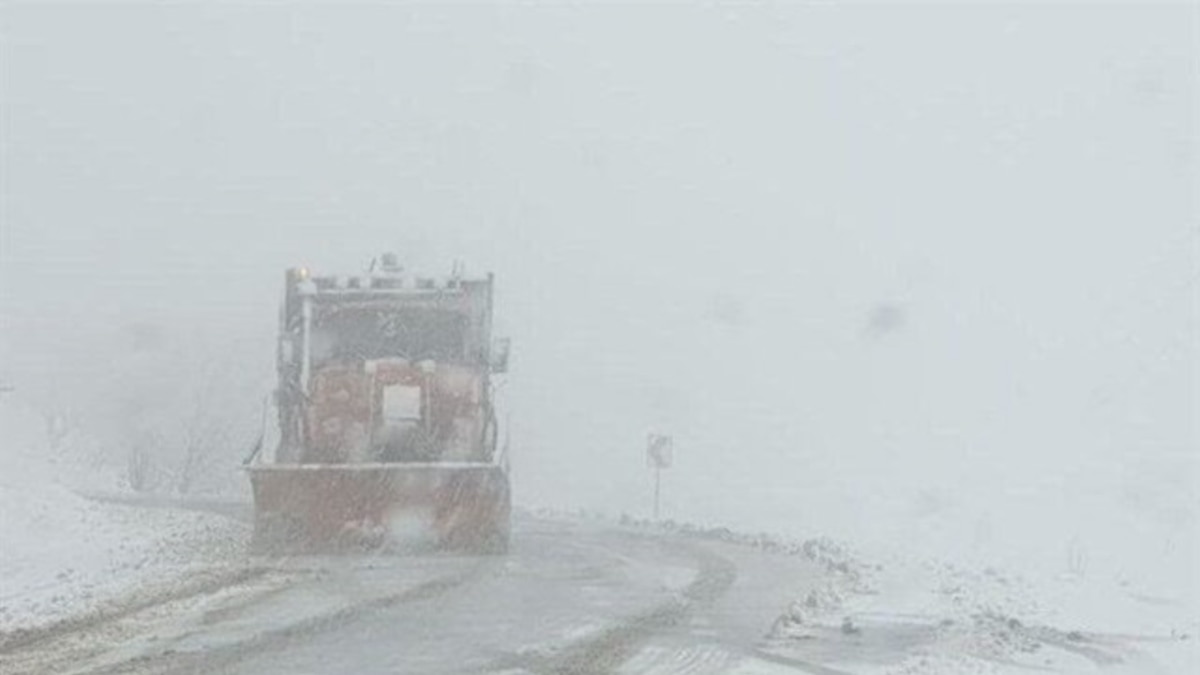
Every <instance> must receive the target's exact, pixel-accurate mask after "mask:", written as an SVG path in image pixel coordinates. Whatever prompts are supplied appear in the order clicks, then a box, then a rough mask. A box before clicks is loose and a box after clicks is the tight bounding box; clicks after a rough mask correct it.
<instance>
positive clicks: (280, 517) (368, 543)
mask: <svg viewBox="0 0 1200 675" xmlns="http://www.w3.org/2000/svg"><path fill="white" fill-rule="evenodd" d="M247 471H248V472H249V474H250V481H251V484H252V486H253V490H254V511H255V522H254V548H255V550H256V551H258V552H262V553H302V552H328V551H346V550H364V549H384V550H388V549H391V550H401V551H416V550H455V551H468V552H477V553H502V552H504V551H505V550H506V549H507V546H508V534H509V533H508V527H509V515H510V510H511V506H510V503H511V502H510V497H509V484H508V475H507V473H506V472H505V471H504V470H503V469H502V468H501V467H500V466H498V465H495V464H489V463H428V464H415V463H374V464H292V465H265V466H264V465H258V466H252V467H248V468H247Z"/></svg>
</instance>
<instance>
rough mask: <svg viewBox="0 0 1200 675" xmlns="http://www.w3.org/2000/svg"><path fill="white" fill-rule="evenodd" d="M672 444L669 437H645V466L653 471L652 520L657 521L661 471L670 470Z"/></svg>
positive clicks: (653, 434) (656, 435)
mask: <svg viewBox="0 0 1200 675" xmlns="http://www.w3.org/2000/svg"><path fill="white" fill-rule="evenodd" d="M673 449H674V442H673V441H672V440H671V437H670V436H664V435H662V434H655V433H651V434H650V435H648V436H647V437H646V465H647V466H649V467H651V468H652V469H654V519H655V520H658V514H659V497H660V495H661V494H662V489H661V488H662V470H663V469H667V468H670V466H671V460H672V459H673V457H672V455H673V454H674V453H673Z"/></svg>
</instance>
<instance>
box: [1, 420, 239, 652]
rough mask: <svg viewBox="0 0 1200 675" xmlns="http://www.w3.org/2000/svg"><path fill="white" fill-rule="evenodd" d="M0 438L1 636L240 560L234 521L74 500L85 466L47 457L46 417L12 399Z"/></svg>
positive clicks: (100, 483) (60, 454) (67, 455)
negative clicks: (235, 553)
mask: <svg viewBox="0 0 1200 675" xmlns="http://www.w3.org/2000/svg"><path fill="white" fill-rule="evenodd" d="M0 431H2V435H0V463H2V464H3V466H4V471H3V472H2V473H0V633H5V632H9V631H12V630H16V629H29V628H36V627H39V626H45V625H48V624H52V623H54V622H56V621H59V620H63V619H66V618H77V617H79V616H82V615H86V614H88V613H89V612H94V611H98V610H100V609H103V608H105V607H106V606H108V605H109V604H111V603H113V602H115V601H117V600H123V599H126V598H127V597H128V596H130V594H133V593H135V592H136V593H152V592H156V591H160V590H161V591H166V590H168V589H170V588H171V587H172V586H173V585H175V584H177V583H179V582H180V581H181V580H183V579H185V578H187V577H189V576H191V575H192V574H193V573H194V572H196V571H198V570H200V569H205V570H208V571H210V572H211V571H212V570H213V569H214V567H220V566H221V565H222V564H223V563H224V561H236V560H238V559H239V558H240V556H234V555H231V553H234V552H236V551H238V550H240V549H241V547H242V546H244V542H245V538H246V537H245V527H244V526H243V525H242V524H240V523H237V522H234V521H231V520H229V519H227V518H223V517H220V516H216V515H210V514H205V513H194V512H187V511H175V510H168V509H142V508H134V507H130V506H121V505H117V504H109V503H99V502H96V501H92V500H89V499H86V498H84V497H82V496H80V495H79V494H78V493H77V492H75V491H74V490H72V489H71V488H70V487H68V485H74V486H79V485H80V484H81V482H83V481H85V480H86V476H85V474H86V473H87V471H88V467H87V466H86V462H85V461H83V460H82V458H81V457H79V456H76V455H75V454H73V452H72V451H71V450H70V449H64V448H63V447H59V448H56V449H54V450H53V451H52V449H51V444H50V443H49V442H48V439H47V434H46V432H45V425H44V422H43V420H42V418H41V417H40V416H38V415H36V414H34V412H33V411H31V410H30V409H27V408H25V407H23V406H21V405H20V404H19V403H17V402H15V401H14V400H12V399H11V398H8V399H4V400H0ZM81 464H83V466H81ZM96 471H97V474H96V475H94V476H93V477H92V478H93V479H94V480H95V482H93V483H92V486H93V487H103V488H107V487H108V486H109V484H110V483H109V481H110V480H111V478H112V477H111V476H106V475H104V474H103V473H102V472H99V470H96Z"/></svg>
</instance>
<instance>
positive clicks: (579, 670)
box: [493, 540, 737, 675]
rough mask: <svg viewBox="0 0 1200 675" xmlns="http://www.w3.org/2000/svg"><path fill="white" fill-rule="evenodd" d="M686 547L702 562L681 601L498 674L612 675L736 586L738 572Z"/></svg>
mask: <svg viewBox="0 0 1200 675" xmlns="http://www.w3.org/2000/svg"><path fill="white" fill-rule="evenodd" d="M672 543H674V544H676V545H677V546H679V547H681V548H684V549H686V550H687V552H688V553H689V554H690V555H691V556H692V557H693V558H694V559H695V560H696V562H697V563H698V569H697V574H696V578H695V579H694V580H693V581H692V582H691V583H690V584H688V585H687V587H685V588H684V589H683V591H682V592H681V593H680V594H679V596H678V597H676V598H672V599H671V600H668V601H667V602H665V603H661V604H659V605H656V606H654V607H652V608H650V609H649V610H646V611H644V612H641V613H639V614H636V615H634V616H632V617H630V618H629V619H627V620H625V621H622V622H621V623H619V624H617V625H615V626H612V627H610V628H607V629H605V630H602V631H600V632H599V633H598V634H596V635H592V636H590V637H588V638H584V639H582V640H579V641H576V642H573V643H571V644H568V645H567V646H566V647H564V648H562V649H560V650H558V651H557V652H555V653H553V654H550V655H542V654H522V655H517V656H514V657H510V658H506V659H502V660H501V662H500V663H497V664H495V665H494V668H493V669H494V670H505V669H514V668H518V669H523V670H526V671H529V672H532V673H537V674H538V675H607V674H611V673H614V672H616V670H617V669H618V668H619V667H620V666H621V665H622V664H624V663H625V662H626V661H628V660H629V659H630V658H631V657H633V656H634V654H636V653H637V651H638V650H639V649H640V648H641V646H642V645H643V644H644V643H645V642H646V641H647V640H648V639H650V637H652V636H653V635H654V634H656V633H658V632H661V631H663V630H666V629H668V628H671V627H673V626H676V625H678V624H680V623H681V622H682V621H683V620H684V619H686V618H687V617H688V616H690V615H691V613H692V612H693V611H694V610H695V609H697V608H698V607H702V606H705V605H708V604H711V603H712V602H714V601H715V600H716V599H717V598H719V597H721V595H723V594H724V593H725V591H727V590H728V589H729V587H730V586H732V585H733V582H734V580H735V579H736V578H737V567H736V566H735V565H734V564H733V563H732V562H730V561H729V560H727V559H725V558H723V557H721V556H718V555H716V554H715V553H712V552H710V551H708V550H705V549H703V548H701V547H699V546H696V545H694V544H690V543H683V542H679V541H678V540H675V541H673V542H672Z"/></svg>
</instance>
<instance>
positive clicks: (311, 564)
mask: <svg viewBox="0 0 1200 675" xmlns="http://www.w3.org/2000/svg"><path fill="white" fill-rule="evenodd" d="M515 534H516V537H515V544H514V549H513V551H512V552H511V554H510V555H508V556H496V557H463V556H449V555H426V556H330V557H312V556H306V557H296V558H290V559H260V558H248V559H246V560H245V561H244V564H243V565H242V566H241V567H236V568H230V567H228V566H226V567H223V568H222V569H223V570H225V571H224V573H223V574H224V576H222V575H219V574H211V575H208V576H207V577H205V576H197V577H196V578H195V579H194V580H193V581H192V582H191V583H190V585H184V586H182V587H179V588H176V589H175V590H174V592H172V593H169V594H165V595H162V596H161V597H159V598H158V600H157V601H152V600H146V599H143V601H142V602H141V603H140V604H137V605H135V606H131V607H129V608H128V610H127V611H123V612H114V613H110V614H109V615H107V616H105V617H103V618H102V620H95V621H81V622H77V623H74V624H70V623H68V624H66V625H63V626H59V627H58V628H56V629H53V630H48V631H45V632H44V633H42V634H33V635H28V636H25V638H24V639H20V640H13V641H10V642H8V643H0V672H4V673H133V674H138V675H142V674H147V673H213V672H217V673H256V674H257V673H288V674H293V673H340V672H355V673H466V672H470V673H509V674H515V673H697V674H700V673H714V674H715V673H740V674H756V673H758V674H761V673H777V672H778V673H782V672H798V673H824V674H829V673H883V672H889V673H891V672H895V673H939V674H940V673H956V672H997V673H1000V672H1010V671H1011V672H1017V671H1021V670H1024V669H1028V668H1031V667H1032V668H1037V669H1041V670H1047V671H1049V672H1139V673H1140V672H1145V673H1156V672H1185V671H1177V669H1176V670H1173V669H1172V668H1169V667H1167V666H1165V665H1164V664H1163V663H1161V662H1159V661H1157V660H1155V659H1154V658H1152V657H1151V656H1150V655H1149V653H1148V652H1147V651H1146V650H1144V649H1143V648H1142V647H1143V646H1144V645H1143V644H1141V643H1144V642H1145V639H1139V638H1138V637H1137V636H1113V635H1099V634H1090V633H1081V632H1072V631H1068V630H1060V629H1056V628H1050V627H1047V626H1038V625H1033V624H1025V623H1022V622H1021V621H1019V620H1017V619H1015V618H1013V617H1008V616H1004V615H1002V614H999V613H995V612H994V613H992V614H987V613H980V612H979V611H977V608H975V607H974V606H972V605H971V604H970V603H971V601H973V600H974V599H973V598H970V597H966V596H964V593H968V594H969V593H970V592H971V591H963V590H961V589H960V592H958V593H957V594H952V596H946V595H945V594H944V593H941V591H944V590H945V589H944V588H943V589H941V591H938V592H934V593H932V594H927V593H923V592H922V591H921V590H920V583H919V582H917V581H916V580H913V579H907V580H904V579H901V577H902V576H903V574H907V573H912V572H914V570H904V569H900V568H897V569H895V570H894V571H885V570H883V569H881V568H879V567H876V566H872V565H866V564H863V563H860V562H859V561H857V560H854V559H853V558H849V557H846V554H845V552H844V551H842V550H840V549H839V548H838V547H837V545H836V544H834V543H833V542H829V541H827V540H814V541H813V542H808V543H806V544H804V545H800V546H795V547H791V546H786V545H780V544H779V543H778V542H774V541H772V540H758V539H755V538H747V537H739V536H737V535H731V534H729V533H722V532H717V533H713V532H699V533H698V532H672V531H667V530H663V529H655V528H648V527H646V526H644V525H643V526H637V525H628V524H627V525H625V526H621V525H617V524H614V523H611V522H601V521H591V520H587V519H565V518H535V517H532V516H528V515H525V516H521V517H520V518H518V521H517V524H516V530H515ZM726 535H728V536H726ZM231 569H235V570H236V571H235V572H233V573H230V570H231ZM940 578H941V579H942V580H943V581H945V580H946V579H949V578H950V577H946V576H944V575H943V576H942V577H940ZM958 581H959V582H960V586H962V585H963V584H964V583H965V582H967V581H968V580H966V579H964V578H961V577H960V578H958ZM897 582H899V584H900V586H899V587H897V588H892V587H890V585H891V584H893V583H897ZM1001 585H1003V584H1001ZM939 593H941V595H940V596H939ZM941 596H945V597H952V598H953V600H954V602H953V603H952V604H953V605H954V606H953V607H951V606H946V607H938V606H936V604H934V605H931V604H929V603H928V602H926V601H920V602H914V600H915V599H919V598H929V597H941ZM793 598H795V599H799V600H798V602H797V603H795V604H793V605H792V606H791V607H789V603H790V601H791V599H793ZM1146 637H1148V636H1142V638H1146Z"/></svg>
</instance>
